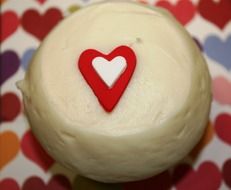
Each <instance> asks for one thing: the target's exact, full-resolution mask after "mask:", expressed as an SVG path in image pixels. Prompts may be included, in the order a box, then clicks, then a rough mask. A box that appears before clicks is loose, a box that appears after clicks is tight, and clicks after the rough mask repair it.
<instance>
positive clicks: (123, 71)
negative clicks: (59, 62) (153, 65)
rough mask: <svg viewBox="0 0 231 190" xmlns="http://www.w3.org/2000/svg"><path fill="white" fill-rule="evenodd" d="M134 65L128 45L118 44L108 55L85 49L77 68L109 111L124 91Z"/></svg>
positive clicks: (134, 56)
mask: <svg viewBox="0 0 231 190" xmlns="http://www.w3.org/2000/svg"><path fill="white" fill-rule="evenodd" d="M135 67H136V55H135V53H134V51H133V50H132V49H131V48H130V47H128V46H119V47H117V48H115V49H114V50H113V51H112V52H111V53H109V54H108V55H105V54H102V53H101V52H99V51H97V50H94V49H87V50H85V51H84V52H83V53H82V54H81V55H80V57H79V59H78V68H79V70H80V72H81V74H82V75H83V77H84V79H85V80H86V82H87V83H88V85H89V86H90V87H91V89H92V91H93V92H94V94H95V95H96V97H97V98H98V100H99V102H100V104H101V105H102V107H103V108H104V110H105V111H107V112H111V111H112V110H113V109H114V107H115V106H116V104H117V103H118V101H119V99H120V98H121V96H122V94H123V93H124V91H125V89H126V87H127V85H128V83H129V81H130V79H131V77H132V75H133V72H134V70H135Z"/></svg>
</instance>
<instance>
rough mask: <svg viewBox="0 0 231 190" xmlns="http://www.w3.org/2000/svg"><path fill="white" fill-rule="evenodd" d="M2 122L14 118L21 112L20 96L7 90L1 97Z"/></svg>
mask: <svg viewBox="0 0 231 190" xmlns="http://www.w3.org/2000/svg"><path fill="white" fill-rule="evenodd" d="M0 102H1V104H0V123H1V122H9V121H12V120H14V119H15V118H16V117H17V116H18V115H19V114H20V112H21V102H20V100H19V98H18V96H17V95H16V94H14V93H12V92H7V93H5V94H3V95H2V96H1V97H0Z"/></svg>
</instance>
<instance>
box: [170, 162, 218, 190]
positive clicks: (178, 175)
mask: <svg viewBox="0 0 231 190" xmlns="http://www.w3.org/2000/svg"><path fill="white" fill-rule="evenodd" d="M221 182H222V176H221V172H220V170H219V168H218V166H217V165H216V164H215V163H213V162H210V161H205V162H203V163H202V164H201V165H200V166H199V167H198V169H197V170H194V169H193V168H192V166H190V165H188V164H180V165H178V166H177V167H176V168H175V170H174V173H173V183H174V184H175V186H176V189H177V190H186V189H187V190H195V189H197V190H205V189H219V187H220V185H221Z"/></svg>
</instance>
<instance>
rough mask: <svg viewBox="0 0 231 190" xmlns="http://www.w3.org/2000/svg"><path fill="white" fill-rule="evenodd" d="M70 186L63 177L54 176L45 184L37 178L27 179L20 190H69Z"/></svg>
mask: <svg viewBox="0 0 231 190" xmlns="http://www.w3.org/2000/svg"><path fill="white" fill-rule="evenodd" d="M70 189H71V184H70V182H69V180H68V179H67V178H66V177H65V176H63V175H55V176H53V177H52V178H51V179H50V181H49V182H48V183H47V184H45V183H44V182H43V180H42V179H41V178H39V177H36V176H32V177H30V178H28V179H27V180H26V181H25V182H24V184H23V187H22V190H70Z"/></svg>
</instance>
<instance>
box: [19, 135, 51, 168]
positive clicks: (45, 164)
mask: <svg viewBox="0 0 231 190" xmlns="http://www.w3.org/2000/svg"><path fill="white" fill-rule="evenodd" d="M21 149H22V152H23V154H24V155H25V156H26V157H27V158H28V159H30V160H31V161H33V162H34V163H36V164H37V165H38V166H40V167H41V168H42V169H43V170H44V171H47V170H48V169H49V168H50V167H51V166H52V165H53V163H54V160H53V159H52V158H51V157H50V156H49V155H48V154H47V153H46V152H45V150H44V149H43V148H42V146H41V145H40V144H39V142H38V141H37V139H36V138H35V137H34V135H33V134H32V132H31V131H27V132H26V133H25V134H24V136H23V138H22V141H21Z"/></svg>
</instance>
